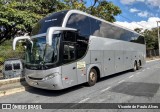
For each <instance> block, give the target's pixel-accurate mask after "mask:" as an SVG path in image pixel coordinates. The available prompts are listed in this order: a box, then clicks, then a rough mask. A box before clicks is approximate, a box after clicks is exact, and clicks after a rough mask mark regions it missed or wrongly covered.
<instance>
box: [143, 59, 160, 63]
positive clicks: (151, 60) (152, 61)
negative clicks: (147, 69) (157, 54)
mask: <svg viewBox="0 0 160 112" xmlns="http://www.w3.org/2000/svg"><path fill="white" fill-rule="evenodd" d="M159 60H160V59H153V60H148V61H146V63H149V62H153V61H159Z"/></svg>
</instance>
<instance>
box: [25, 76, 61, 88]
mask: <svg viewBox="0 0 160 112" xmlns="http://www.w3.org/2000/svg"><path fill="white" fill-rule="evenodd" d="M25 79H26V82H27V83H28V84H29V85H30V86H33V87H36V88H41V89H47V90H61V89H64V88H63V84H62V79H61V75H57V76H55V77H53V78H50V79H45V78H43V79H41V80H36V79H33V78H31V77H29V76H26V77H25Z"/></svg>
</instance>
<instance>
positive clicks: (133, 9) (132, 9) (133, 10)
mask: <svg viewBox="0 0 160 112" xmlns="http://www.w3.org/2000/svg"><path fill="white" fill-rule="evenodd" d="M129 11H130V12H132V13H134V12H139V11H140V10H138V9H136V8H131V9H130V10H129Z"/></svg>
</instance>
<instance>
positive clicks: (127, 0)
mask: <svg viewBox="0 0 160 112" xmlns="http://www.w3.org/2000/svg"><path fill="white" fill-rule="evenodd" d="M120 2H121V3H122V4H125V5H131V4H133V3H136V2H145V3H146V4H148V5H151V6H154V7H159V8H160V0H120Z"/></svg>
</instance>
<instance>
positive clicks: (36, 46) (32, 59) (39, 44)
mask: <svg viewBox="0 0 160 112" xmlns="http://www.w3.org/2000/svg"><path fill="white" fill-rule="evenodd" d="M32 41H33V44H31V43H30V42H27V49H26V63H27V64H53V63H55V62H57V61H58V55H59V44H60V34H53V39H52V46H48V45H47V44H46V37H45V36H43V37H36V38H33V39H32Z"/></svg>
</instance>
